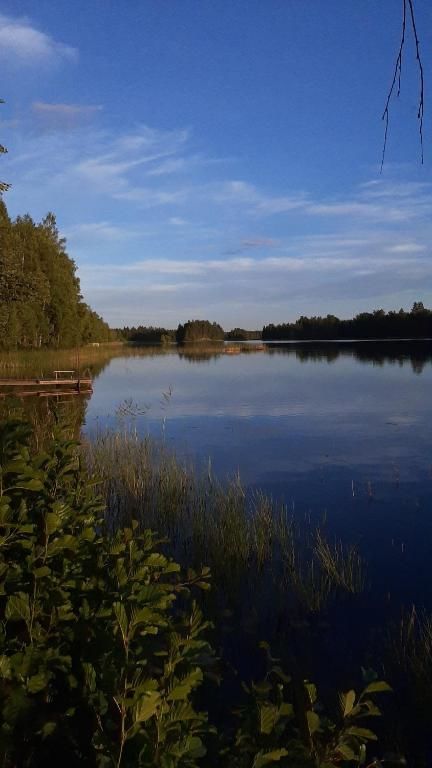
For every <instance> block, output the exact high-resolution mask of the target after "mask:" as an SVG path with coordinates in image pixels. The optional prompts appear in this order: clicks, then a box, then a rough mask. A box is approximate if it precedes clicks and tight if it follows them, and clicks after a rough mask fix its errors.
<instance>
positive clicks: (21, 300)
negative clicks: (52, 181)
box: [0, 197, 113, 349]
mask: <svg viewBox="0 0 432 768" xmlns="http://www.w3.org/2000/svg"><path fill="white" fill-rule="evenodd" d="M0 273H1V277H2V279H1V283H0V348H2V349H17V348H19V349H30V348H44V347H45V348H46V347H55V348H60V347H63V348H68V347H74V346H77V345H81V344H89V343H94V342H102V341H110V340H111V339H112V337H113V334H112V332H111V331H110V329H109V327H108V325H107V324H106V323H105V322H104V321H103V320H102V318H101V317H100V316H99V315H98V314H97V313H96V312H94V311H93V310H92V309H91V308H90V307H89V306H88V305H87V304H86V303H85V302H84V300H83V297H82V295H81V291H80V283H79V279H78V277H77V275H76V265H75V263H74V261H73V260H72V259H71V258H70V257H69V256H68V254H67V252H66V241H65V239H64V238H62V237H61V236H60V234H59V231H58V229H57V224H56V219H55V216H54V214H52V213H48V214H47V215H46V216H45V218H44V219H43V220H42V221H41V222H40V223H35V222H34V221H33V219H32V218H31V217H30V216H29V215H24V216H17V218H16V219H14V220H12V219H11V218H10V217H9V215H8V212H7V208H6V205H5V203H4V201H3V200H2V199H1V197H0Z"/></svg>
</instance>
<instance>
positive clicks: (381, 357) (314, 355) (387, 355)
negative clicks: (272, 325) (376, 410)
mask: <svg viewBox="0 0 432 768" xmlns="http://www.w3.org/2000/svg"><path fill="white" fill-rule="evenodd" d="M266 352H267V353H268V354H270V355H292V356H294V357H295V358H296V360H298V361H299V362H301V363H309V362H313V363H319V362H326V363H329V364H330V363H334V362H335V361H336V360H338V359H339V358H343V357H350V358H352V359H354V360H358V361H359V362H360V363H371V364H372V365H385V364H388V363H390V364H393V365H400V366H402V365H407V364H410V365H411V367H412V369H413V371H414V372H415V373H421V372H422V371H423V368H424V367H425V366H426V365H428V364H430V363H431V362H432V342H430V341H421V340H419V341H406V342H405V341H385V342H383V341H365V342H361V341H353V342H345V343H342V344H337V343H335V342H327V343H326V342H321V343H318V342H315V343H313V344H312V343H304V344H302V343H301V342H299V343H297V344H283V343H274V344H272V345H269V346H267V347H266Z"/></svg>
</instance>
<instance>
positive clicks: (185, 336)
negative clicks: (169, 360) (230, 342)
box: [176, 320, 225, 344]
mask: <svg viewBox="0 0 432 768" xmlns="http://www.w3.org/2000/svg"><path fill="white" fill-rule="evenodd" d="M224 338H225V332H224V329H223V328H222V327H221V326H220V325H219V324H218V323H211V322H210V321H209V320H188V322H187V323H185V324H184V325H182V324H181V323H180V325H179V326H178V328H177V333H176V340H177V342H178V343H180V344H182V343H183V342H186V341H224Z"/></svg>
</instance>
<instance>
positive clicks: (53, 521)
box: [45, 512, 62, 534]
mask: <svg viewBox="0 0 432 768" xmlns="http://www.w3.org/2000/svg"><path fill="white" fill-rule="evenodd" d="M61 522H62V521H61V518H60V515H58V514H56V512H47V514H46V515H45V527H46V529H47V532H48V534H51V533H54V531H56V530H57V529H58V528H60V526H61Z"/></svg>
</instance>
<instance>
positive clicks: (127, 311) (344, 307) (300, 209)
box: [0, 0, 432, 328]
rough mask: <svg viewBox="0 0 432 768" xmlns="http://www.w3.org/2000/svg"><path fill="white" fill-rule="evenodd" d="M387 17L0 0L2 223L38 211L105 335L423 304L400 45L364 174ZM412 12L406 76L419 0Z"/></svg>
mask: <svg viewBox="0 0 432 768" xmlns="http://www.w3.org/2000/svg"><path fill="white" fill-rule="evenodd" d="M401 5H402V2H399V0H380V2H379V3H377V2H376V0H325V1H324V0H127V2H121V1H120V0H74V2H70V0H55V1H54V0H38V2H37V3H35V2H34V0H31V1H29V0H27V1H24V0H23V1H21V0H13V2H7V1H6V0H5V1H3V2H2V0H0V66H1V71H2V84H1V93H0V96H1V97H2V98H4V99H5V100H6V102H7V103H6V104H5V105H3V106H2V107H1V111H0V141H1V143H4V144H6V145H7V146H8V148H9V154H8V155H7V157H3V158H1V174H0V177H1V178H4V179H6V180H8V181H10V182H11V183H12V185H13V186H12V189H11V190H10V191H9V192H8V193H7V197H6V202H7V205H8V207H9V210H10V212H11V214H12V215H16V214H18V213H23V212H29V213H30V214H31V215H32V216H33V217H34V218H35V219H39V218H41V217H42V216H43V215H44V214H45V213H46V212H47V211H48V210H52V211H54V212H55V214H56V215H57V220H58V224H59V227H60V229H61V231H62V233H64V234H65V235H66V237H67V242H68V252H69V254H70V255H71V256H72V257H73V258H74V259H75V261H76V263H77V266H78V274H79V276H80V279H81V285H82V290H83V293H84V295H85V298H86V300H87V301H88V302H89V303H90V304H91V305H92V306H93V307H94V308H95V309H96V310H97V311H98V312H100V313H101V314H102V315H103V316H104V317H105V318H106V319H107V320H108V321H109V322H110V323H111V324H112V325H123V324H129V325H132V324H144V325H150V324H152V325H164V326H167V327H175V326H176V325H177V323H178V322H179V321H181V322H184V321H185V320H187V319H190V318H196V317H206V318H209V319H211V320H216V321H218V322H221V323H222V324H223V325H224V327H226V328H230V327H233V326H236V325H242V326H245V327H250V328H251V327H261V326H262V325H263V324H264V323H267V322H275V323H276V322H283V321H286V320H293V319H295V318H296V317H298V316H299V315H300V314H327V313H328V312H332V313H335V314H338V315H340V316H341V317H347V316H350V315H352V314H355V313H356V312H359V311H362V310H368V309H372V308H376V307H383V308H385V309H391V308H397V309H398V308H399V307H400V306H403V307H405V308H409V307H410V306H411V304H412V303H413V301H415V300H423V301H424V302H425V304H427V305H429V306H431V305H432V261H431V256H432V246H431V243H432V237H431V236H432V173H431V169H432V164H431V161H432V131H431V128H432V124H431V118H430V115H431V109H430V106H431V103H430V101H429V99H428V93H429V90H427V91H426V109H425V125H424V134H425V162H424V165H423V166H422V165H421V164H420V150H419V142H418V125H417V120H416V113H417V98H418V82H417V78H416V68H415V59H414V55H413V47H412V43H411V40H409V41H408V42H407V49H406V52H405V59H404V72H403V80H402V93H401V97H400V99H399V100H398V101H396V100H395V101H394V102H392V106H391V113H390V128H389V140H388V147H387V156H386V162H385V165H384V170H383V173H382V174H380V160H381V151H382V142H383V123H382V121H381V115H382V111H383V107H384V104H385V99H386V95H387V91H388V88H389V85H390V82H391V78H392V71H393V67H394V61H395V56H396V54H397V50H398V45H399V35H400V20H401ZM416 9H417V17H418V18H417V21H418V28H419V35H420V43H421V49H422V52H423V58H424V62H423V63H424V67H425V74H426V86H428V84H429V73H430V71H431V64H432V61H431V59H432V57H431V53H430V51H431V50H432V6H431V4H430V2H429V0H417V2H416Z"/></svg>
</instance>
